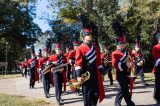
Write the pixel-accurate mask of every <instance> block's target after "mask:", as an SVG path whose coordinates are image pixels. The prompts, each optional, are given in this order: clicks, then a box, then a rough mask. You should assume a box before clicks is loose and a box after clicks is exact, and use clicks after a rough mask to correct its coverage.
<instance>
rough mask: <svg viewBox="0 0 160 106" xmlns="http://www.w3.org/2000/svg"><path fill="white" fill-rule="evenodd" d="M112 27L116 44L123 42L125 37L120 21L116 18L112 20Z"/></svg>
mask: <svg viewBox="0 0 160 106" xmlns="http://www.w3.org/2000/svg"><path fill="white" fill-rule="evenodd" d="M112 28H113V30H114V32H115V34H116V38H115V42H116V45H121V44H125V43H126V38H125V36H124V28H123V27H122V25H120V23H119V22H118V21H117V20H115V21H113V24H112Z"/></svg>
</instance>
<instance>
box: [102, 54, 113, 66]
mask: <svg viewBox="0 0 160 106" xmlns="http://www.w3.org/2000/svg"><path fill="white" fill-rule="evenodd" d="M110 60H111V59H110V55H109V54H105V53H103V54H101V61H102V63H103V65H104V63H107V65H109V66H110Z"/></svg>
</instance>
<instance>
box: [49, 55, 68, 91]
mask: <svg viewBox="0 0 160 106" xmlns="http://www.w3.org/2000/svg"><path fill="white" fill-rule="evenodd" d="M62 60H63V61H62V63H61V64H65V63H67V59H66V57H65V56H64V55H62ZM49 61H52V62H56V63H57V62H58V63H59V62H60V61H59V59H58V56H57V55H51V56H50V57H49ZM59 65H60V64H59ZM63 83H64V91H66V72H65V71H63Z"/></svg>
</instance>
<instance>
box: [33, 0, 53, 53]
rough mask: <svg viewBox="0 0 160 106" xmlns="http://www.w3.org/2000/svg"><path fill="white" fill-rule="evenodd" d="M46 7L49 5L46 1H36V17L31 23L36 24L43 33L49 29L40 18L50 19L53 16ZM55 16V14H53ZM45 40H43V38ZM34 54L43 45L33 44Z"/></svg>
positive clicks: (45, 22)
mask: <svg viewBox="0 0 160 106" xmlns="http://www.w3.org/2000/svg"><path fill="white" fill-rule="evenodd" d="M47 5H49V3H48V0H38V1H37V5H36V6H37V8H36V11H35V13H36V17H34V20H33V22H35V23H36V24H38V26H39V27H40V28H41V30H42V32H45V31H47V30H51V27H50V26H49V24H48V23H47V21H46V20H45V19H41V17H42V16H44V17H46V18H48V19H51V17H52V15H53V11H52V10H51V9H48V8H47ZM54 15H56V14H54ZM44 39H45V38H44ZM34 46H35V52H36V53H37V52H38V50H39V49H43V48H44V45H40V44H39V43H35V44H34Z"/></svg>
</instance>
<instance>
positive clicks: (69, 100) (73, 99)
mask: <svg viewBox="0 0 160 106" xmlns="http://www.w3.org/2000/svg"><path fill="white" fill-rule="evenodd" d="M82 101H83V99H82V97H79V98H67V99H63V102H62V105H65V104H72V103H76V102H82Z"/></svg>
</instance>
